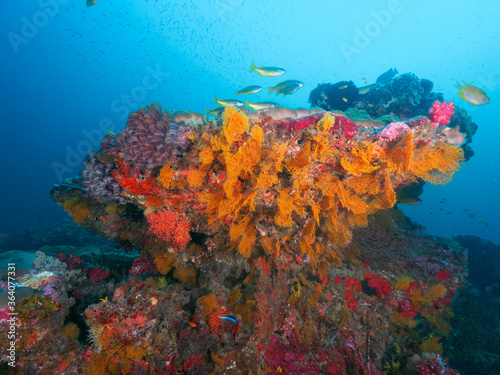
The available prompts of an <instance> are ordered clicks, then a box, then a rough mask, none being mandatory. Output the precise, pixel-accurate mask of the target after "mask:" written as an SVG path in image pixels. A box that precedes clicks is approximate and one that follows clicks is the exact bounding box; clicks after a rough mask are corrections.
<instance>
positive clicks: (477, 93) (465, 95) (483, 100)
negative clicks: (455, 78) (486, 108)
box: [456, 82, 490, 105]
mask: <svg viewBox="0 0 500 375" xmlns="http://www.w3.org/2000/svg"><path fill="white" fill-rule="evenodd" d="M464 83H465V82H464ZM457 85H458V86H456V88H457V89H460V91H461V92H459V93H458V96H460V97H461V98H462V99H464V100H465V101H467V102H469V103H470V104H474V105H483V104H488V103H489V102H490V99H489V98H488V95H486V93H485V92H484V91H483V90H481V89H480V88H479V87H476V86H472V85H469V84H468V83H465V86H461V85H460V83H458V82H457Z"/></svg>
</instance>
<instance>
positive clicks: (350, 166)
mask: <svg viewBox="0 0 500 375" xmlns="http://www.w3.org/2000/svg"><path fill="white" fill-rule="evenodd" d="M375 146H376V143H375V142H373V143H368V142H362V143H360V144H359V146H358V147H356V148H353V149H352V150H351V152H350V153H349V154H348V155H346V156H343V157H342V159H340V164H341V165H342V167H344V169H345V170H347V171H348V172H349V173H350V174H352V175H354V176H359V175H360V174H362V173H371V172H373V171H376V170H377V169H379V168H380V166H379V165H378V163H376V159H375V154H374V150H375Z"/></svg>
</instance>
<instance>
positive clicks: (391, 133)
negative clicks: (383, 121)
mask: <svg viewBox="0 0 500 375" xmlns="http://www.w3.org/2000/svg"><path fill="white" fill-rule="evenodd" d="M410 130H411V129H410V127H409V126H408V125H406V124H405V123H404V122H392V123H390V124H389V125H387V126H386V127H385V128H384V130H382V132H381V133H380V137H381V138H384V139H387V140H388V141H393V140H395V139H396V138H398V137H399V135H400V134H402V133H406V132H409V131H410Z"/></svg>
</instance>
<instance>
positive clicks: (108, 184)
mask: <svg viewBox="0 0 500 375" xmlns="http://www.w3.org/2000/svg"><path fill="white" fill-rule="evenodd" d="M83 165H84V170H83V171H82V183H83V186H84V187H85V189H86V191H87V193H88V194H89V195H90V196H91V197H92V198H95V199H99V200H102V201H104V202H118V203H120V204H125V203H126V201H125V199H124V198H123V197H121V196H120V192H121V187H120V185H119V184H118V182H116V180H115V179H114V178H113V170H114V169H115V166H114V164H112V163H108V164H104V163H101V162H100V161H99V160H98V159H97V155H96V154H95V153H91V154H89V155H88V156H87V158H86V159H85V161H84V163H83Z"/></svg>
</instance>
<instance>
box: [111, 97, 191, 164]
mask: <svg viewBox="0 0 500 375" xmlns="http://www.w3.org/2000/svg"><path fill="white" fill-rule="evenodd" d="M184 133H185V132H183V131H179V129H178V124H177V123H176V122H174V121H172V120H171V119H170V114H169V113H168V112H166V111H164V110H163V109H162V108H161V106H159V105H158V104H151V105H149V106H145V107H143V108H141V109H140V110H138V111H137V112H133V113H131V114H130V117H129V119H128V122H127V126H126V128H125V130H123V131H122V133H121V144H122V146H123V155H124V157H125V161H126V162H127V163H128V164H131V165H133V166H136V167H139V168H144V169H151V168H154V167H155V166H159V165H164V164H167V163H168V162H171V161H173V159H174V158H175V156H176V154H178V153H179V152H180V151H181V150H182V149H183V148H184V147H185V144H186V134H184Z"/></svg>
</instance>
